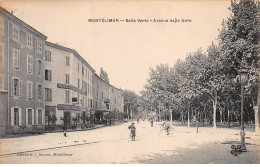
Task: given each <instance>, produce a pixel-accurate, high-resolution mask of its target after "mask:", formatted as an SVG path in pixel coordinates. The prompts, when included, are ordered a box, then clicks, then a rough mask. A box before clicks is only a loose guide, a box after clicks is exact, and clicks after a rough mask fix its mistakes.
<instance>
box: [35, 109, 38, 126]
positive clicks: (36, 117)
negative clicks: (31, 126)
mask: <svg viewBox="0 0 260 167" xmlns="http://www.w3.org/2000/svg"><path fill="white" fill-rule="evenodd" d="M35 125H38V110H36V113H35Z"/></svg>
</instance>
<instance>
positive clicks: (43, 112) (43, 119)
mask: <svg viewBox="0 0 260 167" xmlns="http://www.w3.org/2000/svg"><path fill="white" fill-rule="evenodd" d="M42 125H45V111H44V110H42Z"/></svg>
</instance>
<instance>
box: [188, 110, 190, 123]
mask: <svg viewBox="0 0 260 167" xmlns="http://www.w3.org/2000/svg"><path fill="white" fill-rule="evenodd" d="M188 127H190V110H188Z"/></svg>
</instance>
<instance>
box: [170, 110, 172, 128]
mask: <svg viewBox="0 0 260 167" xmlns="http://www.w3.org/2000/svg"><path fill="white" fill-rule="evenodd" d="M170 121H171V125H172V110H171V109H170Z"/></svg>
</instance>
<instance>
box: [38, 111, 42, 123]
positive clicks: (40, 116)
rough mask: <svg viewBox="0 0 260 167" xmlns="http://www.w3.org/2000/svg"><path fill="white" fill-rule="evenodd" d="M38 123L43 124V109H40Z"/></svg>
mask: <svg viewBox="0 0 260 167" xmlns="http://www.w3.org/2000/svg"><path fill="white" fill-rule="evenodd" d="M38 124H39V125H42V110H38Z"/></svg>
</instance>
